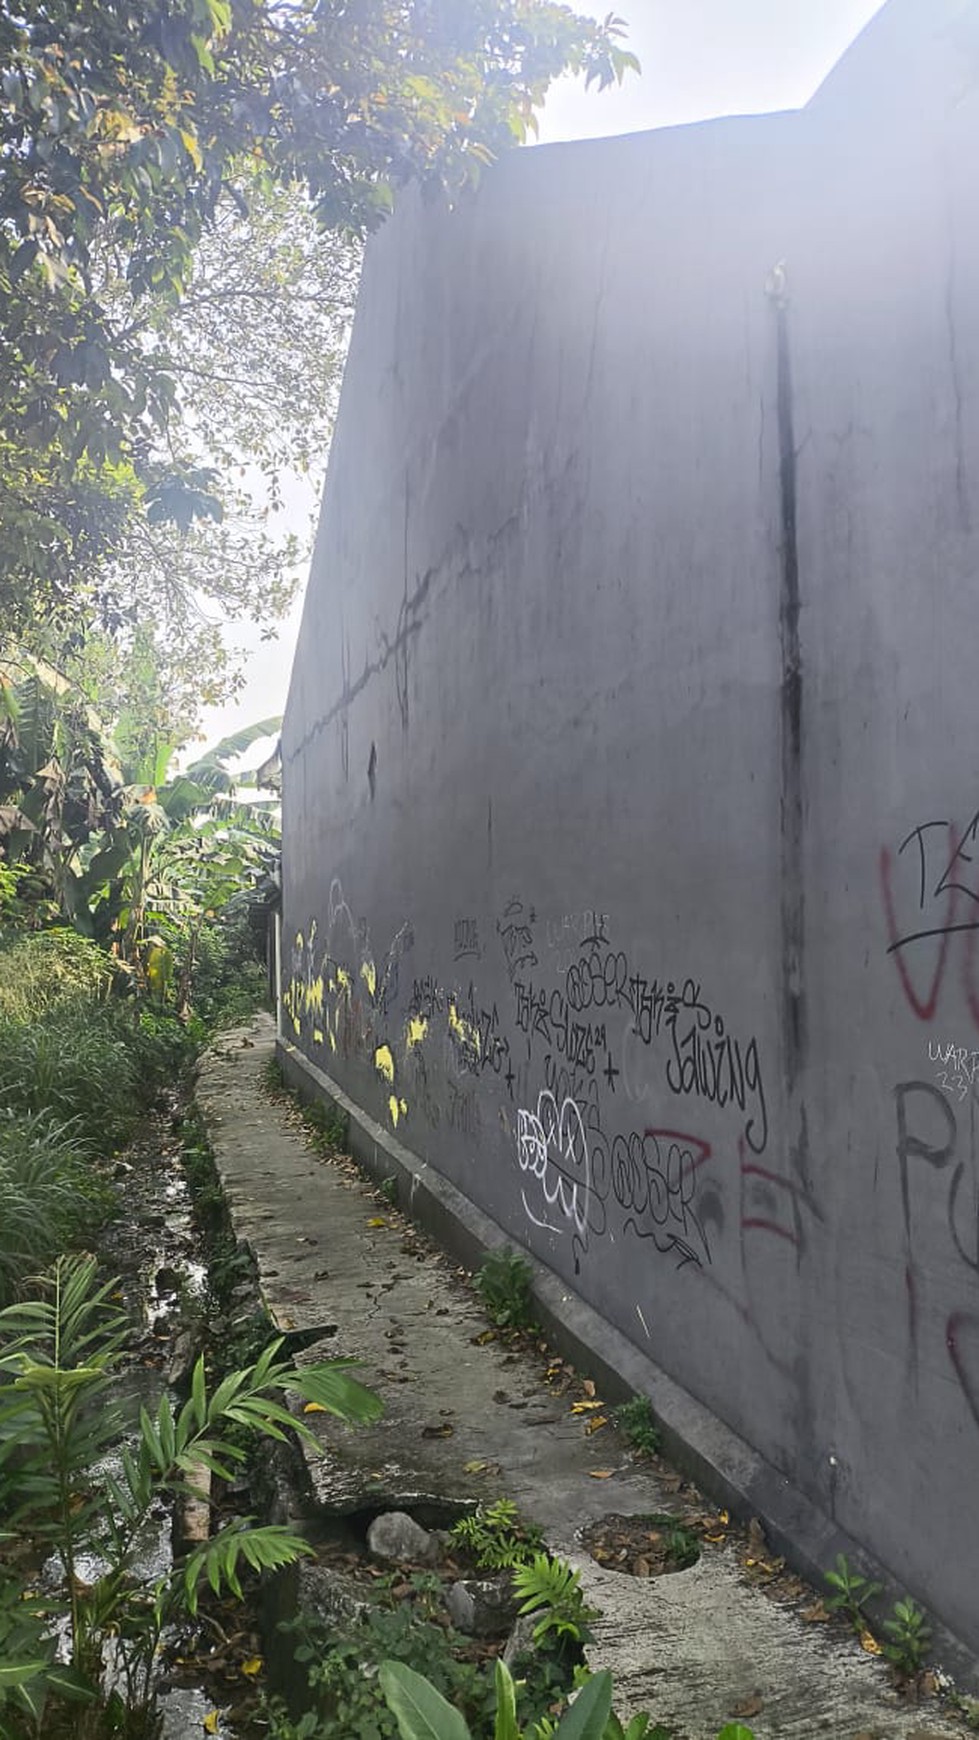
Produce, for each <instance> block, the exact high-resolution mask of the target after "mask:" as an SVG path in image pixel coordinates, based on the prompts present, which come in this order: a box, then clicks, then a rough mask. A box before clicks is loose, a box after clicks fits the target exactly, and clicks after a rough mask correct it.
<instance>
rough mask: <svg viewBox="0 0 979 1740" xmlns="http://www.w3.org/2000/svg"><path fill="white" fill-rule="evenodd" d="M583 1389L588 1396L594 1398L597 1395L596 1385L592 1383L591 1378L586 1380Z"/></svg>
mask: <svg viewBox="0 0 979 1740" xmlns="http://www.w3.org/2000/svg"><path fill="white" fill-rule="evenodd" d="M581 1387H582V1389H583V1390H584V1392H585V1395H586V1396H593V1395H594V1394H595V1385H594V1384H593V1383H592V1381H591V1378H586V1379H585V1381H584V1383H583V1384H582V1386H581Z"/></svg>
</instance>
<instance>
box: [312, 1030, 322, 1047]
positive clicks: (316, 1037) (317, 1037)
mask: <svg viewBox="0 0 979 1740" xmlns="http://www.w3.org/2000/svg"><path fill="white" fill-rule="evenodd" d="M322 1043H323V1030H322V1028H320V1027H314V1028H313V1044H314V1045H322Z"/></svg>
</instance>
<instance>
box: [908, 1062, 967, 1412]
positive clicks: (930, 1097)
mask: <svg viewBox="0 0 979 1740" xmlns="http://www.w3.org/2000/svg"><path fill="white" fill-rule="evenodd" d="M894 1100H895V1109H896V1117H897V1162H898V1177H899V1180H900V1191H901V1207H902V1213H903V1221H904V1243H905V1273H906V1293H907V1310H908V1339H909V1346H910V1348H911V1355H912V1361H913V1364H914V1366H915V1367H916V1364H917V1358H918V1342H919V1336H920V1334H921V1330H920V1325H919V1318H920V1315H921V1313H920V1310H919V1290H920V1287H921V1268H922V1265H921V1263H920V1261H919V1254H918V1248H917V1247H918V1244H919V1242H920V1241H921V1239H922V1237H923V1231H922V1226H921V1224H920V1223H921V1222H922V1220H923V1219H924V1218H925V1217H924V1216H922V1215H921V1213H920V1211H919V1208H918V1200H920V1192H921V1189H922V1186H923V1187H924V1189H925V1191H926V1193H927V1197H928V1199H929V1200H931V1199H933V1197H934V1191H935V1188H936V1177H940V1179H941V1185H940V1194H941V1221H942V1223H943V1224H944V1228H945V1234H946V1237H945V1242H944V1245H943V1247H942V1248H941V1249H940V1250H935V1249H932V1251H931V1253H930V1255H931V1262H930V1264H929V1267H930V1269H931V1271H932V1273H933V1274H937V1275H939V1276H941V1280H942V1291H943V1293H946V1290H947V1291H948V1292H949V1293H951V1294H952V1295H954V1293H955V1292H956V1290H957V1287H958V1285H959V1284H960V1283H961V1284H962V1287H963V1292H962V1300H963V1301H964V1300H965V1298H966V1288H968V1291H969V1293H971V1296H972V1300H973V1303H972V1304H971V1305H968V1306H966V1305H965V1304H964V1303H959V1302H957V1301H956V1302H953V1303H952V1304H951V1309H947V1306H948V1304H949V1298H948V1297H947V1296H946V1299H945V1305H944V1306H943V1308H942V1311H941V1316H940V1321H942V1332H943V1335H944V1342H945V1352H946V1355H947V1359H948V1366H949V1367H950V1369H951V1371H952V1373H953V1374H954V1377H955V1379H956V1381H957V1383H958V1386H959V1389H960V1390H961V1392H962V1395H963V1397H964V1400H965V1402H966V1405H967V1407H968V1409H969V1412H970V1413H971V1415H972V1418H973V1419H974V1421H975V1423H976V1425H977V1426H979V1312H977V1311H976V1309H975V1306H974V1299H975V1283H976V1279H977V1277H979V1165H977V1117H976V1111H977V1108H976V1105H975V1101H974V1100H973V1099H972V1097H971V1096H970V1099H969V1103H968V1105H967V1106H966V1107H965V1108H964V1110H961V1111H957V1110H956V1108H955V1107H954V1106H953V1104H952V1103H951V1101H950V1099H949V1097H948V1096H947V1095H946V1094H945V1093H943V1092H942V1090H941V1088H939V1087H936V1086H935V1085H934V1083H932V1082H929V1081H923V1080H922V1081H903V1082H899V1083H898V1084H897V1086H896V1088H895V1090H894ZM916 1199H918V1200H916ZM927 1220H928V1224H929V1226H930V1225H931V1224H932V1216H931V1215H929V1216H928V1217H927Z"/></svg>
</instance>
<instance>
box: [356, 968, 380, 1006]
mask: <svg viewBox="0 0 979 1740" xmlns="http://www.w3.org/2000/svg"><path fill="white" fill-rule="evenodd" d="M360 976H361V978H362V979H363V981H364V984H365V985H366V986H367V989H368V991H369V992H370V994H371V998H372V999H373V996H374V993H375V991H376V990H377V974H376V972H375V971H374V962H373V961H364V963H363V965H362V966H361V969H360Z"/></svg>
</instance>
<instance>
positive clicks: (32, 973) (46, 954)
mask: <svg viewBox="0 0 979 1740" xmlns="http://www.w3.org/2000/svg"><path fill="white" fill-rule="evenodd" d="M111 985H112V963H111V961H110V959H109V957H108V955H106V953H105V952H104V950H103V949H100V948H99V946H98V944H97V943H93V942H88V941H87V940H86V939H85V937H81V936H78V935H77V933H76V932H75V931H73V930H42V931H32V932H30V933H29V934H27V935H23V934H21V935H16V934H14V935H11V936H10V937H8V938H4V937H3V934H2V933H0V1021H36V1020H37V1019H38V1017H39V1016H41V1015H44V1014H45V1013H46V1012H47V1011H49V1010H54V1009H58V1008H62V1009H63V1008H65V1007H66V1006H68V1005H71V1004H77V1005H84V1004H91V1003H93V1002H104V1001H105V999H106V998H107V997H108V995H109V992H110V989H111Z"/></svg>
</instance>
